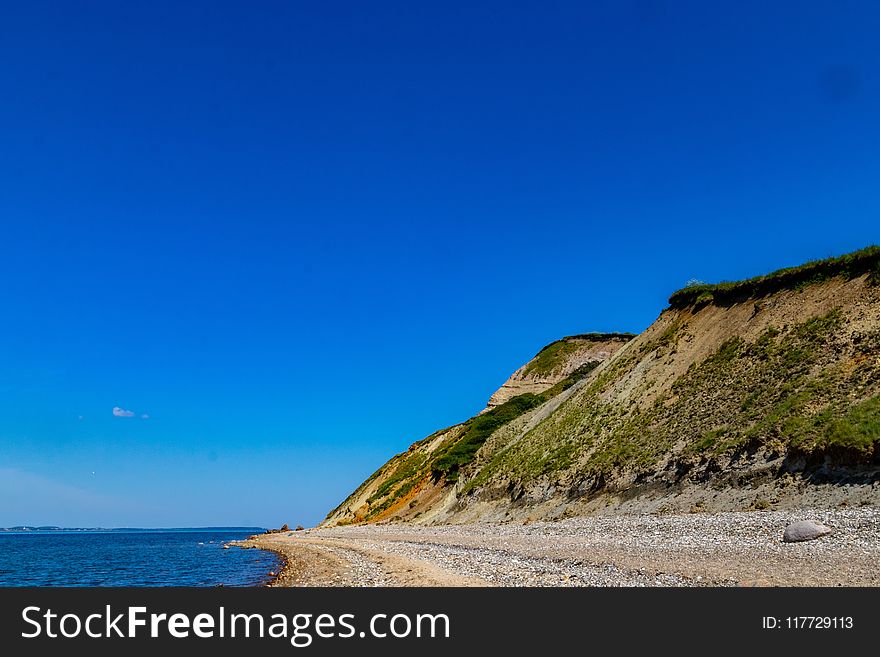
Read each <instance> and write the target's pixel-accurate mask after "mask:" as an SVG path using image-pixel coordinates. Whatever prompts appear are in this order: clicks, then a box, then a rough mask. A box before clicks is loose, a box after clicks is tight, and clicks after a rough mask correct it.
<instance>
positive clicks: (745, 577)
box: [293, 507, 880, 586]
mask: <svg viewBox="0 0 880 657" xmlns="http://www.w3.org/2000/svg"><path fill="white" fill-rule="evenodd" d="M800 520H813V521H817V522H821V523H822V524H825V525H828V526H829V527H831V528H832V529H833V530H834V532H833V533H832V534H830V535H828V536H823V537H822V538H820V539H818V540H815V541H810V542H808V543H783V541H782V535H783V531H784V529H785V528H786V527H787V526H788V525H790V524H792V523H793V522H796V521H800ZM298 536H301V537H302V538H303V539H306V540H309V541H311V540H323V539H332V542H333V544H334V545H335V546H336V547H330V546H326V547H325V548H324V549H327V550H336V553H335V554H336V556H338V557H340V558H343V559H345V560H347V561H348V562H349V563H351V568H350V573H349V574H350V579H349V580H348V582H347V583H348V585H355V586H383V585H388V584H394V580H393V577H388V574H387V573H384V574H383V572H382V569H381V568H380V567H378V566H377V565H376V563H375V560H374V559H371V558H369V556H368V555H369V554H370V553H371V552H372V553H373V554H375V553H376V552H381V553H383V554H387V555H396V556H398V557H403V558H405V559H409V560H417V561H426V562H429V563H430V564H432V565H433V566H436V567H437V568H440V569H442V570H444V571H448V572H450V573H454V574H457V575H466V576H470V577H475V578H479V579H481V580H483V581H485V582H486V583H488V584H489V585H494V586H703V585H713V586H719V585H720V586H731V585H826V586H833V585H880V576H878V573H877V563H878V557H880V509H878V508H877V507H861V508H850V509H835V510H821V511H819V510H817V511H751V512H729V513H693V514H680V515H671V514H670V515H634V516H595V517H582V518H571V519H567V520H563V521H559V522H532V523H529V524H512V523H507V524H471V525H441V526H418V525H409V524H397V525H394V524H388V525H366V526H351V527H338V528H328V529H318V530H308V531H306V532H300V533H298ZM295 542H296V539H295V538H294V539H293V543H294V544H295ZM340 546H344V547H340ZM361 551H363V552H361Z"/></svg>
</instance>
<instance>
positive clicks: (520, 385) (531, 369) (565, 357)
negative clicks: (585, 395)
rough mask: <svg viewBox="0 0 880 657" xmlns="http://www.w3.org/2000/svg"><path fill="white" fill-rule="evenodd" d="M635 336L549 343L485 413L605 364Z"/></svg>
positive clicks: (607, 335)
mask: <svg viewBox="0 0 880 657" xmlns="http://www.w3.org/2000/svg"><path fill="white" fill-rule="evenodd" d="M634 337H635V336H634V335H632V334H631V333H585V334H582V335H572V336H568V337H565V338H562V339H561V340H557V341H555V342H551V343H550V344H548V345H547V346H546V347H544V348H543V349H541V351H539V352H538V353H537V355H535V357H534V358H532V359H531V360H530V361H529V362H528V363H526V364H525V365H523V366H522V367H520V368H519V369H518V370H517V371H516V372H514V373H513V374H511V375H510V378H509V379H507V381H505V382H504V383H503V384H502V386H501V387H500V388H499V389H498V390H496V391H495V393H494V394H493V395H492V396H491V397H490V398H489V404H488V405H487V407H486V408H487V410H488V409H491V408H495V407H496V406H500V405H501V404H503V403H504V402H507V401H509V400H511V399H512V398H514V397H516V396H517V395H521V394H523V393H526V392H530V393H542V392H544V391H545V390H547V389H548V388H551V387H552V386H554V385H556V384H557V383H559V382H560V381H563V380H564V379H565V378H566V377H568V376H570V375H571V374H572V373H573V372H574V371H575V370H577V369H578V368H579V367H582V366H584V365H587V364H589V363H601V362H602V361H604V360H608V359H609V358H610V357H611V356H613V355H614V354H615V353H617V351H618V350H619V349H620V348H621V347H623V345H625V344H626V343H627V342H629V341H630V340H632V339H633V338H634Z"/></svg>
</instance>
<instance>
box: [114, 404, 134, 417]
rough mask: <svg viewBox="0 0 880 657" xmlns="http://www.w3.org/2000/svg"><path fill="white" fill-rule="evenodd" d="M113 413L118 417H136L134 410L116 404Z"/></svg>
mask: <svg viewBox="0 0 880 657" xmlns="http://www.w3.org/2000/svg"><path fill="white" fill-rule="evenodd" d="M113 415H115V416H116V417H134V411H127V410H125V409H124V408H119V407H118V406H114V407H113Z"/></svg>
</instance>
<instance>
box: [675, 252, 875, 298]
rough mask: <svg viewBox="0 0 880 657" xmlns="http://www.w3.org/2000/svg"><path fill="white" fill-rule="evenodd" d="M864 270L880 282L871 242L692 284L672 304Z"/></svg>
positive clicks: (760, 292) (754, 293)
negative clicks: (750, 274) (760, 272)
mask: <svg viewBox="0 0 880 657" xmlns="http://www.w3.org/2000/svg"><path fill="white" fill-rule="evenodd" d="M863 274H868V275H869V282H871V284H875V285H876V284H880V247H878V246H869V247H867V248H864V249H861V250H860V251H855V252H853V253H848V254H846V255H842V256H839V257H836V258H827V259H825V260H814V261H813V262H808V263H805V264H803V265H800V266H797V267H788V268H786V269H780V270H778V271H774V272H772V273H770V274H767V275H765V276H756V277H755V278H749V279H747V280H743V281H731V282H722V283H715V284H707V283H699V284H697V285H689V286H688V287H685V288H683V289H681V290H678V291H677V292H675V293H673V294H672V296H670V297H669V305H670V306H671V307H672V308H679V309H681V308H688V307H691V306H694V305H700V304H703V303H709V302H711V303H716V304H720V305H724V304H730V303H736V302H740V301H744V300H746V299H755V298H759V297H763V296H766V295H768V294H773V293H774V292H779V291H780V290H785V289H792V290H794V289H801V288H803V287H805V286H807V285H812V284H814V283H821V282H822V281H826V280H828V279H831V278H835V277H837V276H843V277H845V278H856V277H858V276H862V275H863Z"/></svg>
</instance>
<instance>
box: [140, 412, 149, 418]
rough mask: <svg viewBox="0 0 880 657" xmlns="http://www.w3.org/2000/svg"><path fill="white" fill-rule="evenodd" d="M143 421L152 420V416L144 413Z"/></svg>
mask: <svg viewBox="0 0 880 657" xmlns="http://www.w3.org/2000/svg"><path fill="white" fill-rule="evenodd" d="M141 419H142V420H149V419H150V416H149V414H148V413H144V414H143V415H141Z"/></svg>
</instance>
